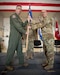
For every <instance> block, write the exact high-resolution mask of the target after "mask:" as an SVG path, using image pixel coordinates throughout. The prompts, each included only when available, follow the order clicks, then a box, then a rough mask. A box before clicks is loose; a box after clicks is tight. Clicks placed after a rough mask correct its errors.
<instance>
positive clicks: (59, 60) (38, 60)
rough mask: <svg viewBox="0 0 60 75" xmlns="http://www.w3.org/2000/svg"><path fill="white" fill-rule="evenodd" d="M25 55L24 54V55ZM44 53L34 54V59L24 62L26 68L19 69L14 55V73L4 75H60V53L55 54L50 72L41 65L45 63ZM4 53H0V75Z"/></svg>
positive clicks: (4, 59) (9, 72)
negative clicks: (27, 64) (26, 64)
mask: <svg viewBox="0 0 60 75" xmlns="http://www.w3.org/2000/svg"><path fill="white" fill-rule="evenodd" d="M24 55H25V54H24ZM45 59H46V58H45V55H44V52H35V53H34V59H29V60H25V61H26V62H27V63H29V66H28V67H25V68H24V67H19V65H18V59H17V55H16V54H15V55H14V58H13V66H14V68H15V70H14V71H8V72H7V73H5V74H4V75H60V53H59V52H57V53H56V52H55V60H54V68H53V69H52V71H46V70H44V69H43V67H42V66H41V64H42V63H43V62H44V61H45ZM5 61H6V53H0V75H2V74H1V72H2V71H3V70H4V69H5Z"/></svg>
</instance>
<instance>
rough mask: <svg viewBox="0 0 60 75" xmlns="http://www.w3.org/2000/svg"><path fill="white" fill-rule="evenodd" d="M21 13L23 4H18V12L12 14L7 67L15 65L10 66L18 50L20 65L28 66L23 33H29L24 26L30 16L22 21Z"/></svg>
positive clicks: (10, 67)
mask: <svg viewBox="0 0 60 75" xmlns="http://www.w3.org/2000/svg"><path fill="white" fill-rule="evenodd" d="M20 13H21V6H19V5H17V7H16V12H15V13H14V14H12V15H11V16H10V36H9V46H8V50H7V58H6V69H8V70H13V67H12V66H10V63H11V60H12V57H13V55H14V53H15V50H16V51H17V55H18V58H19V65H20V66H27V64H24V56H23V53H22V35H23V34H27V32H26V30H24V27H25V26H26V25H27V23H28V21H29V18H28V19H27V20H26V21H25V23H23V22H22V20H21V18H20V17H19V14H20Z"/></svg>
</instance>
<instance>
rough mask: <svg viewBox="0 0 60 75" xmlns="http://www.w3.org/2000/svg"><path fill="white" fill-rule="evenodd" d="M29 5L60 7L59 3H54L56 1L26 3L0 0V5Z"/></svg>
mask: <svg viewBox="0 0 60 75" xmlns="http://www.w3.org/2000/svg"><path fill="white" fill-rule="evenodd" d="M18 4H20V5H23V6H24V5H25V6H27V5H31V6H55V7H60V3H59V4H56V3H28V2H0V6H1V5H12V6H14V5H18Z"/></svg>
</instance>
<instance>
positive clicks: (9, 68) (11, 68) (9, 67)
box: [6, 66, 14, 71]
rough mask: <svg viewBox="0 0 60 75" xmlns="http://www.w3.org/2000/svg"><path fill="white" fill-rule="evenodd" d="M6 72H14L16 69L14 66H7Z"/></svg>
mask: <svg viewBox="0 0 60 75" xmlns="http://www.w3.org/2000/svg"><path fill="white" fill-rule="evenodd" d="M6 70H9V71H12V70H14V68H13V67H12V66H6Z"/></svg>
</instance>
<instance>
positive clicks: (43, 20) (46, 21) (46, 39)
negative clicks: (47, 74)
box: [31, 10, 54, 70]
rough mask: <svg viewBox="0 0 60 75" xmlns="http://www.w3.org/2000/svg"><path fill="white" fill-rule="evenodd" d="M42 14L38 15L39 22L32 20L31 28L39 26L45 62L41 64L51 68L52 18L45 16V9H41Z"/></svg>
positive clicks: (52, 53) (52, 55) (52, 57)
mask: <svg viewBox="0 0 60 75" xmlns="http://www.w3.org/2000/svg"><path fill="white" fill-rule="evenodd" d="M41 14H42V16H40V17H39V22H40V23H39V22H36V21H33V20H32V19H31V20H32V23H33V24H32V29H34V30H35V29H38V28H41V30H42V37H43V49H44V52H45V55H46V58H47V60H46V62H45V63H44V64H42V66H43V67H44V69H46V70H49V69H52V68H53V64H54V37H53V29H52V27H53V19H52V18H50V17H48V16H47V11H46V10H42V11H41Z"/></svg>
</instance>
